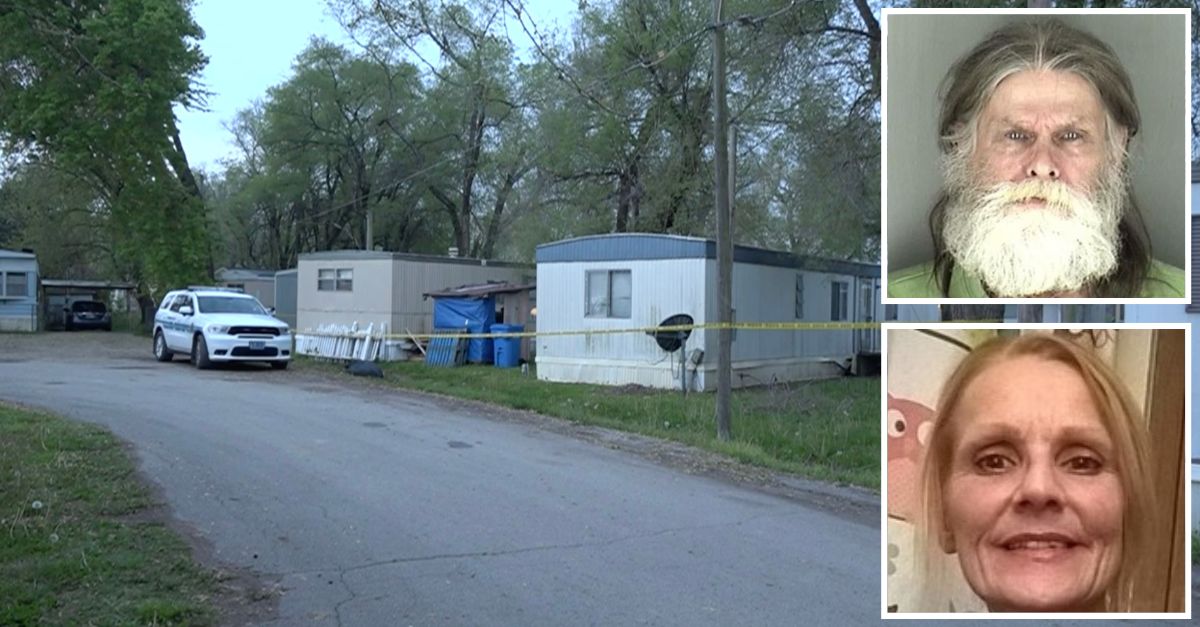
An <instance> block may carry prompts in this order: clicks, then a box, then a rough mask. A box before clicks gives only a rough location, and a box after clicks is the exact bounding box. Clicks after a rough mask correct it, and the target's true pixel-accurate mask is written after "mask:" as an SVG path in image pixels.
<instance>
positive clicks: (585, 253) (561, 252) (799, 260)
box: [536, 233, 880, 278]
mask: <svg viewBox="0 0 1200 627" xmlns="http://www.w3.org/2000/svg"><path fill="white" fill-rule="evenodd" d="M716 258H717V243H716V242H714V241H712V240H707V239H701V238H698V237H682V236H679V235H656V234H652V233H621V234H614V235H589V236H586V237H576V238H574V239H568V240H562V241H559V242H551V243H549V244H542V245H541V246H538V247H537V256H536V259H537V262H538V263H570V262H577V261H644V260H654V259H716ZM733 260H734V262H737V263H749V264H754V265H758V266H771V267H776V268H795V269H797V270H811V271H814V272H828V273H832V274H848V275H852V276H858V277H867V278H879V276H880V273H879V266H878V265H876V264H869V263H860V262H856V261H841V260H837V259H825V258H822V257H812V256H808V255H793V254H791V253H785V252H781V251H777V250H767V249H765V248H754V247H751V246H734V247H733Z"/></svg>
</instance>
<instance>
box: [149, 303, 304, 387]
mask: <svg viewBox="0 0 1200 627" xmlns="http://www.w3.org/2000/svg"><path fill="white" fill-rule="evenodd" d="M175 353H186V354H188V355H190V356H191V362H192V364H193V365H194V366H196V367H197V368H208V367H210V366H212V364H213V362H217V361H265V362H269V363H270V364H271V366H272V367H273V368H277V369H281V370H282V369H284V368H287V366H288V362H289V361H291V359H292V334H291V332H290V331H289V330H288V326H287V323H286V322H284V321H282V320H279V319H278V318H275V317H274V316H272V315H271V313H270V312H268V311H267V310H266V309H264V308H263V306H262V304H260V303H259V302H258V299H257V298H255V297H253V296H250V295H249V294H244V293H242V292H240V291H237V290H233V289H228V288H220V287H189V288H188V289H186V290H175V291H173V292H170V293H168V294H167V295H166V297H164V298H163V300H162V303H161V304H160V305H159V306H158V311H157V312H156V313H155V314H154V357H155V358H156V359H158V360H159V361H171V358H172V357H174V355H175Z"/></svg>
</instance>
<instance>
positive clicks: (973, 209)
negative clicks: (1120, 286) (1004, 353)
mask: <svg viewBox="0 0 1200 627" xmlns="http://www.w3.org/2000/svg"><path fill="white" fill-rule="evenodd" d="M1113 170H1114V169H1110V171H1108V172H1105V173H1104V175H1108V176H1104V175H1102V176H1101V180H1102V181H1104V182H1102V183H1101V184H1100V188H1099V189H1098V190H1097V192H1096V193H1095V194H1093V195H1092V196H1091V198H1089V197H1088V196H1085V195H1083V194H1081V193H1079V192H1077V191H1075V190H1074V189H1072V188H1071V187H1070V186H1068V185H1066V184H1065V183H1060V182H1057V181H1042V180H1029V181H1024V182H1021V183H1000V184H996V185H994V186H991V187H987V188H983V189H979V188H975V189H974V190H971V189H967V190H961V188H960V190H961V191H960V192H959V193H957V194H954V193H952V195H951V200H950V203H949V205H948V206H947V208H946V222H945V228H944V230H943V237H944V238H945V242H946V248H947V251H948V252H949V253H950V254H951V255H952V256H953V257H954V260H955V262H956V263H957V264H959V265H960V266H962V268H963V269H964V270H966V271H967V272H970V273H972V274H974V275H975V276H977V277H979V278H980V279H982V280H983V283H984V285H986V286H987V287H988V289H990V290H991V291H992V292H993V293H995V294H996V295H997V296H1001V297H1018V296H1032V295H1038V294H1052V293H1060V292H1072V291H1075V290H1080V289H1083V288H1086V287H1087V286H1089V285H1091V284H1093V283H1094V282H1096V281H1098V280H1100V279H1103V278H1104V277H1106V276H1108V275H1109V274H1110V273H1111V272H1112V271H1113V270H1115V269H1116V267H1117V261H1118V259H1117V253H1118V251H1119V246H1120V236H1119V232H1118V225H1119V223H1120V218H1121V216H1120V214H1121V209H1120V208H1121V199H1122V198H1123V193H1124V185H1123V183H1122V182H1121V181H1122V177H1121V176H1120V171H1119V170H1116V171H1113ZM1105 179H1108V180H1105ZM1031 198H1042V199H1044V200H1045V204H1044V205H1042V206H1040V207H1021V206H1018V205H1019V203H1021V202H1023V201H1026V200H1028V199H1031Z"/></svg>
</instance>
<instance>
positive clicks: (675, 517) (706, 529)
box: [0, 340, 880, 625]
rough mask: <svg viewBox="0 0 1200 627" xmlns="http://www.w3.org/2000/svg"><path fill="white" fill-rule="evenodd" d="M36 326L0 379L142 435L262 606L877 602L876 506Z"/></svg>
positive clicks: (156, 469) (497, 617) (835, 613)
mask: <svg viewBox="0 0 1200 627" xmlns="http://www.w3.org/2000/svg"><path fill="white" fill-rule="evenodd" d="M55 341H59V342H62V341H64V340H55ZM31 346H34V344H32V340H30V341H29V343H27V344H26V345H25V346H24V349H25V350H24V352H22V350H14V349H13V347H12V346H11V345H10V346H7V347H6V346H0V399H6V400H13V401H18V402H21V403H25V404H29V405H35V406H40V407H45V408H47V409H50V410H53V411H57V412H60V413H63V414H65V415H68V416H71V417H74V418H77V419H80V420H86V421H91V422H96V423H100V424H103V425H105V426H107V427H109V428H110V429H112V430H113V431H114V432H115V433H116V434H117V435H119V436H120V437H122V438H124V439H126V440H128V441H130V442H132V443H133V444H134V446H135V448H136V451H137V455H138V458H139V462H140V466H141V469H142V470H143V471H144V472H145V474H146V475H147V476H148V477H150V478H152V480H153V481H155V482H156V483H157V485H158V486H159V487H160V488H161V489H162V492H163V495H164V496H165V498H166V499H167V501H168V502H169V504H170V506H171V507H172V509H173V513H174V515H175V516H176V517H178V518H179V519H180V520H182V521H183V522H184V523H186V524H187V525H189V526H190V527H192V528H193V529H194V532H195V533H196V534H198V535H199V536H200V538H201V541H202V542H203V543H204V544H206V545H208V546H210V547H211V553H212V557H213V558H215V560H217V561H218V562H220V563H224V564H230V565H234V566H236V567H238V568H241V569H249V570H252V571H253V572H255V573H258V574H260V575H261V576H263V577H264V578H268V579H272V580H277V581H278V582H279V584H280V586H281V589H282V591H283V592H282V594H281V596H280V597H279V604H278V613H277V615H275V616H273V617H272V618H273V620H271V621H270V622H271V624H281V625H282V624H286V625H308V624H315V625H323V624H328V625H333V624H340V625H385V624H386V625H392V624H396V625H402V624H422V625H424V624H453V625H461V624H489V625H491V624H495V625H564V624H571V625H577V624H604V625H609V624H618V625H636V624H655V625H704V624H708V625H733V624H737V625H792V624H811V625H841V624H868V623H875V622H877V621H878V618H879V610H878V602H879V601H878V600H879V590H880V586H879V569H880V566H879V557H878V556H879V553H878V551H879V548H878V547H879V528H878V521H877V520H876V519H873V517H871V516H867V517H863V516H861V515H859V516H847V515H845V514H844V513H843V514H840V515H837V514H835V513H831V512H829V511H825V510H824V509H821V508H817V507H812V506H810V505H806V504H804V503H800V502H797V501H796V500H793V499H786V498H781V497H778V496H773V495H770V494H767V493H764V492H762V491H759V490H755V489H752V488H749V487H739V486H737V485H734V484H731V483H726V482H722V481H718V480H715V479H708V478H704V477H698V476H693V475H689V474H686V473H684V472H681V471H679V470H675V469H671V468H667V467H663V466H659V465H656V464H654V463H652V462H649V461H647V460H645V459H644V458H642V457H640V456H637V455H633V454H631V453H627V452H623V451H620V450H613V449H610V448H605V447H602V446H597V445H595V444H591V443H587V442H583V441H579V440H576V439H573V438H569V437H566V436H563V435H556V434H553V433H548V432H546V431H544V430H540V429H537V428H535V427H533V426H530V425H529V424H522V423H520V422H513V421H505V420H493V419H491V418H490V417H488V416H483V415H479V414H478V413H474V412H475V411H478V410H471V409H463V408H462V407H461V406H458V404H455V403H450V402H443V401H437V400H430V399H428V398H426V397H420V396H412V395H407V394H402V393H397V392H390V391H388V392H385V391H380V390H364V389H361V388H359V387H357V386H354V387H346V386H344V385H341V384H339V383H336V382H331V381H324V382H323V381H321V380H315V379H313V378H311V377H303V376H299V375H297V374H296V373H293V372H273V371H269V370H257V369H254V370H246V369H238V370H218V371H208V372H198V371H196V370H193V369H192V368H190V367H189V366H187V365H185V364H184V363H182V362H179V363H173V364H158V363H155V362H153V361H152V360H151V359H150V358H149V356H148V352H149V347H148V346H146V347H145V353H146V355H135V354H132V353H121V352H120V351H117V352H115V353H113V352H108V353H104V352H93V351H88V352H86V354H84V355H78V354H76V355H72V354H70V353H69V352H68V351H66V350H53V351H46V350H42V351H40V352H39V351H37V350H30V347H31ZM139 346H140V345H139Z"/></svg>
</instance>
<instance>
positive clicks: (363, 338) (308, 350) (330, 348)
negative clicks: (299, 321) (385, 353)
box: [296, 322, 388, 361]
mask: <svg viewBox="0 0 1200 627" xmlns="http://www.w3.org/2000/svg"><path fill="white" fill-rule="evenodd" d="M387 334H388V328H387V323H386V322H385V323H383V324H380V325H379V330H378V332H376V330H375V323H374V322H372V323H371V324H368V325H367V328H366V329H362V330H359V328H358V322H355V323H354V324H351V325H349V326H346V325H344V324H323V325H321V326H319V327H317V329H316V331H310V332H306V333H297V334H296V352H297V353H299V354H301V355H308V356H310V357H324V358H326V359H361V360H363V361H376V360H377V359H379V357H380V353H381V349H382V348H383V344H384V338H386V337H387Z"/></svg>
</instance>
